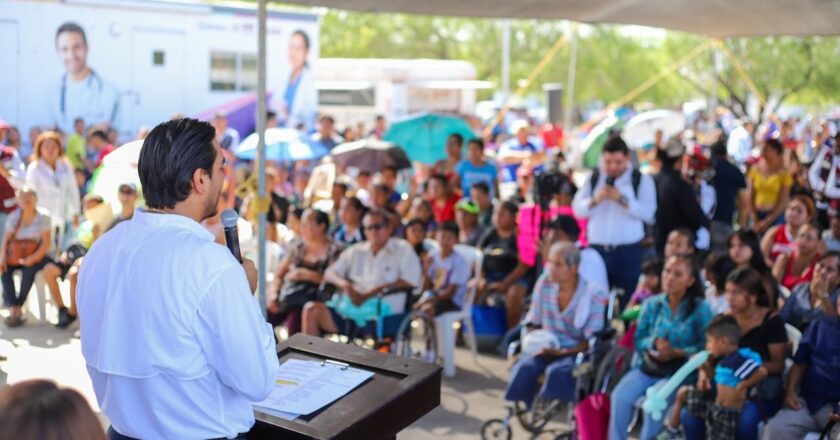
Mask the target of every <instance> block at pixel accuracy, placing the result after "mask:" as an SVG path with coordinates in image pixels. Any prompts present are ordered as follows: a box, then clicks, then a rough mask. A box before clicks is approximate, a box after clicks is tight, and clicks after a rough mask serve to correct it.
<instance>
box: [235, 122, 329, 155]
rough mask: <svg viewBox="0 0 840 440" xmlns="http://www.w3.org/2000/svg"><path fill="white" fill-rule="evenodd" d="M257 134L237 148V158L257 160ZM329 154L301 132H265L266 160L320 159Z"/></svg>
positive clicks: (287, 130) (286, 130)
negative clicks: (309, 140) (308, 140)
mask: <svg viewBox="0 0 840 440" xmlns="http://www.w3.org/2000/svg"><path fill="white" fill-rule="evenodd" d="M257 141H258V136H257V133H253V134H251V135H250V136H248V137H247V138H245V140H244V141H242V143H240V144H239V146H238V147H237V148H236V157H238V158H240V159H244V160H255V159H256V158H257ZM327 154H329V151H327V149H326V148H324V147H323V146H322V145H317V144H311V143H309V142H307V141H306V140H304V139H303V137H302V136H301V134H300V132H298V131H297V130H295V129H291V128H269V129H268V130H266V131H265V158H266V160H273V161H277V162H291V161H296V160H314V159H320V158H322V157H324V156H326V155H327Z"/></svg>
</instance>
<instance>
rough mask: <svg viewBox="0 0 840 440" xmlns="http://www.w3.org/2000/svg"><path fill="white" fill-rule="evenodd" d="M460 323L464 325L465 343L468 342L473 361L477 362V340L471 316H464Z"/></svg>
mask: <svg viewBox="0 0 840 440" xmlns="http://www.w3.org/2000/svg"><path fill="white" fill-rule="evenodd" d="M461 323H462V324H463V325H464V329H465V330H466V333H467V334H466V337H467V343H468V344H470V351H472V358H473V362H478V341H477V340H476V338H475V327H474V326H473V323H472V319H471V317H470V318H464V319H462V320H461Z"/></svg>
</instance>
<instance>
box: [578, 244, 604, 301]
mask: <svg viewBox="0 0 840 440" xmlns="http://www.w3.org/2000/svg"><path fill="white" fill-rule="evenodd" d="M578 275H580V277H581V278H583V279H584V280H586V283H587V284H589V285H598V286H601V288H602V289H603V290H605V291H606V290H609V288H610V282H609V280H608V278H607V265H606V264H605V263H604V259H603V258H601V254H599V253H598V251H596V250H595V249H589V248H587V249H581V250H580V265H579V266H578Z"/></svg>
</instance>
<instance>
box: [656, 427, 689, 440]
mask: <svg viewBox="0 0 840 440" xmlns="http://www.w3.org/2000/svg"><path fill="white" fill-rule="evenodd" d="M655 438H656V440H685V433H683V431H682V429H680V428H677V429H674V428H669V427H667V426H666V427H664V428H662V432H660V433H659V434H658V435H657V436H656V437H655Z"/></svg>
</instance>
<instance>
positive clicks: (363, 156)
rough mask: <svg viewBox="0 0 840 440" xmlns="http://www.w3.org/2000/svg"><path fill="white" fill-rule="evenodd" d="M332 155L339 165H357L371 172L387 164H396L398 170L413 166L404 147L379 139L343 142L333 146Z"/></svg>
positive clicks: (360, 168) (362, 169)
mask: <svg viewBox="0 0 840 440" xmlns="http://www.w3.org/2000/svg"><path fill="white" fill-rule="evenodd" d="M330 155H332V158H333V161H334V162H335V163H336V164H337V165H338V166H341V167H356V168H358V169H359V170H361V171H369V172H371V173H373V172H376V171H379V170H381V169H382V168H383V167H385V166H394V167H396V168H397V169H398V170H399V169H403V168H411V162H410V161H409V160H408V156H406V154H405V151H403V149H402V148H400V147H399V146H397V145H395V144H393V143H391V142H385V141H380V140H377V139H362V140H360V141H356V142H347V143H345V144H341V145H339V146H337V147H335V148H333V150H332V151H331V152H330Z"/></svg>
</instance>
